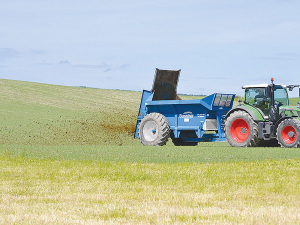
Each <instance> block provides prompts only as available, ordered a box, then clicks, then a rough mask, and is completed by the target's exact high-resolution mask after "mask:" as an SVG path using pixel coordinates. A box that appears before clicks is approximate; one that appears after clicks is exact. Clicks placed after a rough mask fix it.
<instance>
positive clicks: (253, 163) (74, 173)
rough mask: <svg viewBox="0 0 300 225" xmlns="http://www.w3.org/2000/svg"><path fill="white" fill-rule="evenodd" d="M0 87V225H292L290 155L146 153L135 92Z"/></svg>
mask: <svg viewBox="0 0 300 225" xmlns="http://www.w3.org/2000/svg"><path fill="white" fill-rule="evenodd" d="M0 88H1V95H2V98H1V99H0V101H1V109H0V115H1V119H2V120H1V121H2V123H1V124H0V142H1V145H0V160H1V164H0V168H1V169H0V193H1V200H0V224H237V223H241V224H298V223H299V220H300V193H299V192H300V191H299V190H300V167H299V166H300V160H299V159H300V151H299V149H283V148H263V147H261V148H232V147H229V145H228V144H227V143H226V142H221V143H200V144H198V146H195V147H175V146H174V145H173V144H172V142H171V141H169V142H168V143H167V145H166V146H163V147H145V146H142V145H141V144H140V142H139V140H136V139H133V132H134V128H135V122H136V115H137V112H138V108H139V103H140V97H141V93H139V92H130V91H116V90H102V89H92V88H81V87H64V86H55V85H46V84H38V83H30V82H20V81H10V80H0ZM181 97H182V98H191V96H181ZM292 101H293V102H297V101H299V100H298V99H292Z"/></svg>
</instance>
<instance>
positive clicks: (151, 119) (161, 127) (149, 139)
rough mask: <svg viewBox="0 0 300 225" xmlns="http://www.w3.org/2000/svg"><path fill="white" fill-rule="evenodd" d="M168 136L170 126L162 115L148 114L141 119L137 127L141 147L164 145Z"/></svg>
mask: <svg viewBox="0 0 300 225" xmlns="http://www.w3.org/2000/svg"><path fill="white" fill-rule="evenodd" d="M169 135H170V126H169V122H168V120H167V118H166V117H165V116H164V115H162V114H160V113H150V114H148V115H147V116H145V117H144V118H143V119H142V121H141V123H140V127H139V136H140V141H141V143H142V144H143V145H149V146H155V145H160V146H161V145H165V144H166V143H167V141H168V138H169Z"/></svg>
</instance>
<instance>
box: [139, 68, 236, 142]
mask: <svg viewBox="0 0 300 225" xmlns="http://www.w3.org/2000/svg"><path fill="white" fill-rule="evenodd" d="M179 74H180V70H159V69H156V73H155V78H154V82H153V87H152V90H151V91H146V90H144V91H143V95H142V99H141V104H140V109H139V114H138V117H137V123H136V129H135V134H134V137H135V138H139V139H140V141H141V143H142V144H143V145H150V146H155V145H160V146H161V145H165V144H166V143H167V141H168V139H169V137H171V139H172V141H173V143H174V145H176V146H183V145H186V146H194V145H197V144H198V142H204V141H205V142H211V141H226V138H225V133H224V120H225V116H226V114H227V112H229V111H230V109H231V108H232V104H233V101H234V98H235V94H220V93H214V94H212V95H209V96H207V97H205V98H203V99H193V100H181V99H180V98H179V97H178V96H177V83H178V78H179Z"/></svg>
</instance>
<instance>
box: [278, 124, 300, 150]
mask: <svg viewBox="0 0 300 225" xmlns="http://www.w3.org/2000/svg"><path fill="white" fill-rule="evenodd" d="M277 140H278V143H279V144H280V146H281V147H284V148H297V147H299V146H300V121H299V120H298V119H295V118H290V119H286V120H283V121H282V122H281V123H280V124H279V126H278V128H277Z"/></svg>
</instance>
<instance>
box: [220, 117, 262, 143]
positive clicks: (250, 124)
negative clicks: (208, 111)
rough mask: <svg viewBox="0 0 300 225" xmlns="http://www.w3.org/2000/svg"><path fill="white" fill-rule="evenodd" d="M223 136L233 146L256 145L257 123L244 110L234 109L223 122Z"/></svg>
mask: <svg viewBox="0 0 300 225" xmlns="http://www.w3.org/2000/svg"><path fill="white" fill-rule="evenodd" d="M225 137H226V139H227V141H228V143H229V144H230V145H231V146H233V147H254V146H257V145H258V125H257V123H256V122H254V120H253V119H252V117H251V116H250V115H249V114H248V113H246V112H245V111H235V112H233V113H232V114H230V115H229V116H228V118H227V119H226V122H225Z"/></svg>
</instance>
